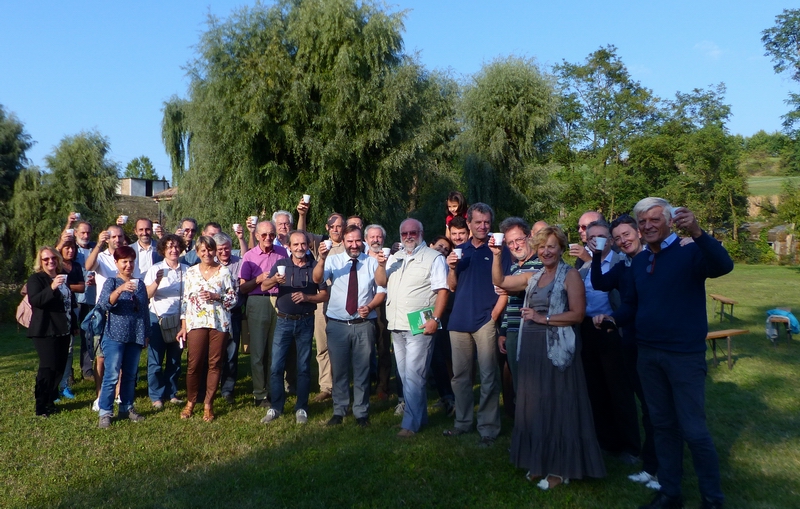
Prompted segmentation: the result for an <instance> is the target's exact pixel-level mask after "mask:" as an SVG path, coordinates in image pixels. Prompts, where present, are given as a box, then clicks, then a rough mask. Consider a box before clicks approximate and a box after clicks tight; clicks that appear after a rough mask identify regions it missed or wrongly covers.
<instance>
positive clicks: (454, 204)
mask: <svg viewBox="0 0 800 509" xmlns="http://www.w3.org/2000/svg"><path fill="white" fill-rule="evenodd" d="M456 216H461V217H463V218H464V219H466V218H467V199H466V198H464V195H463V194H461V193H460V192H458V191H451V192H450V194H448V195H447V218H446V219H445V234H446V235H447V238H448V239H449V238H450V229H449V228H448V226H450V221H452V220H453V218H454V217H456Z"/></svg>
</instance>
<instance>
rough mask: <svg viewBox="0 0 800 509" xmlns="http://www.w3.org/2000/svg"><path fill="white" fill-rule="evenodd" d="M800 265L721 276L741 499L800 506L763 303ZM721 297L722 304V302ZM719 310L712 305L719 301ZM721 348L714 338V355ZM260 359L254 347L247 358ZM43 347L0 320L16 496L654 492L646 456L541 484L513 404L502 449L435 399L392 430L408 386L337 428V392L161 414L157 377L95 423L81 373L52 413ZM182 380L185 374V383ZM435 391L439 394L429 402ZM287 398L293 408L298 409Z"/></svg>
mask: <svg viewBox="0 0 800 509" xmlns="http://www.w3.org/2000/svg"><path fill="white" fill-rule="evenodd" d="M798 286H800V270H798V269H797V268H791V267H772V266H745V265H743V266H737V267H736V270H735V271H734V272H733V273H732V274H731V275H729V276H726V277H724V278H722V279H720V280H716V281H710V282H709V284H708V291H709V293H721V294H723V295H726V296H728V297H731V298H733V299H736V300H737V301H738V302H739V304H737V305H736V307H735V319H734V320H733V322H728V321H727V319H726V322H724V323H722V324H720V323H719V319H718V318H712V319H711V321H710V323H711V327H712V328H713V329H720V328H730V327H736V328H747V329H749V330H750V331H751V334H749V335H745V336H738V337H735V338H734V347H733V356H734V362H735V364H734V369H733V370H732V371H728V368H727V366H726V365H725V363H724V361H723V362H721V363H720V365H719V367H713V366H712V365H711V364H710V365H709V377H708V381H707V413H708V420H709V424H710V427H711V431H712V434H713V436H714V440H715V443H716V446H717V449H718V451H719V454H720V462H721V470H722V483H723V490H724V492H725V494H726V496H727V507H729V508H795V507H797V506H798V502H797V501H798V499H799V498H798V496H799V495H800V476H799V475H798V472H800V376H798V375H799V374H800V369H799V368H798V361H800V344H798V342H797V341H793V343H792V344H791V345H787V344H786V341H785V338H784V336H783V333H782V334H781V344H780V345H779V346H778V348H773V347H772V346H771V344H770V342H769V341H768V340H767V339H766V337H765V335H764V320H765V314H764V312H765V311H766V310H767V309H770V308H772V307H776V306H792V307H793V308H795V309H798V310H800V302H798V300H800V298H798V297H797V295H798V294H797V291H796V289H797V288H798ZM710 302H711V301H709V307H710V305H711V304H710ZM710 313H711V309H709V314H710ZM710 357H711V354H710V352H709V354H708V358H709V359H710ZM240 363H241V366H242V367H243V368H244V370H245V372H246V371H247V366H248V358H247V356H244V357H243V358H242V359H240ZM36 366H37V359H36V355H35V353H34V352H33V349H32V347H31V345H30V343H29V342H28V340H27V339H26V338H24V337H23V335H22V334H20V333H18V332H17V331H16V327H15V326H13V325H2V326H0V444H1V445H0V480H2V482H1V483H0V501H2V502H0V506H2V507H8V508H19V507H70V508H71V507H80V508H85V507H136V508H140V507H141V508H146V507H147V508H149V507H169V508H172V507H174V508H184V507H187V508H188V507H226V508H233V507H258V508H263V507H309V508H311V507H313V508H320V507H325V508H327V507H376V508H377V507H380V508H394V507H434V506H438V507H459V508H460V507H476V508H478V507H480V508H483V507H547V508H631V507H636V506H637V505H638V504H641V503H644V502H646V501H648V500H649V499H650V497H651V496H652V492H650V491H649V490H647V489H646V488H644V487H642V486H640V485H636V484H634V483H632V482H630V481H628V480H627V479H626V475H627V474H629V473H631V472H632V471H633V470H634V469H631V468H630V467H627V466H624V465H622V464H621V463H619V462H618V461H616V460H615V459H613V458H607V459H606V466H607V468H608V477H606V478H605V479H602V480H583V481H573V482H572V483H570V484H569V485H568V486H561V487H559V488H557V489H555V490H553V491H552V492H542V491H540V490H538V489H537V488H536V487H535V486H533V485H532V484H531V483H528V482H526V481H525V480H524V477H523V474H524V472H523V471H521V470H519V469H516V468H514V467H513V466H512V465H511V464H510V463H509V461H508V453H507V449H508V447H509V442H510V432H511V428H512V426H513V423H512V422H511V421H510V420H507V419H504V421H503V431H502V434H501V435H500V437H499V439H498V441H497V443H496V444H495V446H494V447H493V448H490V449H481V448H479V447H477V440H478V436H477V435H476V434H474V433H473V434H469V435H466V436H463V437H458V438H445V437H443V436H442V435H441V431H442V430H444V429H446V428H448V427H450V426H451V425H452V419H449V418H447V417H446V416H443V415H441V414H439V413H432V415H431V422H430V425H429V426H428V427H427V428H426V429H424V430H423V431H422V432H421V433H420V434H418V435H417V436H416V437H414V438H413V439H411V440H406V441H402V440H400V439H397V438H396V437H395V436H394V435H395V434H396V433H397V429H396V428H393V426H394V425H396V424H398V423H399V418H397V417H395V416H394V415H393V413H392V409H393V406H394V404H395V401H389V402H379V401H377V400H376V399H373V401H372V409H371V416H372V425H371V426H370V427H369V428H367V429H364V430H362V429H359V428H357V427H356V426H355V425H354V423H353V420H352V418H348V419H346V420H345V424H344V425H343V426H340V427H338V428H336V429H328V428H325V427H324V426H323V423H324V422H325V421H326V420H327V419H328V418H330V416H331V414H332V411H331V407H330V402H328V403H327V404H312V405H311V408H310V412H309V416H310V420H309V423H308V425H307V426H305V427H298V426H296V425H295V424H294V419H293V418H291V414H289V415H288V416H287V417H282V418H281V419H280V420H278V421H276V422H275V423H273V424H271V425H270V426H264V425H262V424H260V423H259V419H260V418H261V417H262V416H263V411H262V410H259V409H256V408H254V407H252V405H251V403H250V396H249V394H248V390H249V378H244V379H243V380H241V381H240V383H239V384H238V386H237V392H238V397H237V403H236V405H234V406H233V407H231V406H229V405H227V404H226V403H225V402H224V401H221V400H220V401H219V402H218V403H217V409H216V410H217V416H218V417H217V420H216V421H215V422H213V423H210V424H209V423H204V422H202V419H200V418H199V415H196V416H195V417H194V418H193V419H191V420H189V421H182V420H180V419H179V417H178V414H179V411H180V409H179V408H178V407H175V406H171V405H167V407H166V408H165V410H164V411H162V412H160V413H157V414H156V413H152V412H151V411H150V407H149V402H148V399H147V394H146V385H145V383H144V382H142V383H140V384H139V385H138V387H137V400H136V402H137V405H138V407H139V409H140V410H141V411H143V412H142V413H143V414H144V415H145V416H146V417H147V420H146V421H145V422H143V423H140V424H134V423H129V422H115V423H114V424H113V425H112V427H111V429H109V430H99V429H98V428H97V414H95V413H94V412H92V411H91V410H90V405H91V401H92V399H93V398H94V393H93V388H92V386H91V385H90V384H89V383H88V382H85V381H82V382H79V383H77V384H76V392H77V395H78V398H77V399H76V400H75V401H74V402H68V403H66V404H64V405H63V408H64V409H65V410H66V411H64V412H62V413H60V414H58V415H55V416H53V417H51V418H49V419H46V420H44V419H39V418H36V417H35V416H34V415H33V413H34V412H33V383H34V375H35V370H36ZM182 386H183V384H182ZM433 400H434V395H433V394H431V402H433ZM291 404H293V400H291V399H290V401H289V403H288V404H287V409H290V408H291ZM685 467H686V468H685V470H686V475H685V480H684V493H685V495H686V497H687V507H689V508H695V507H699V501H698V494H697V482H696V478H695V477H694V473H693V469H692V466H691V461H690V459H689V457H688V452H687V459H686V465H685Z"/></svg>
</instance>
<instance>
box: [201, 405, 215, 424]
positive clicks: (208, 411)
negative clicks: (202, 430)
mask: <svg viewBox="0 0 800 509" xmlns="http://www.w3.org/2000/svg"><path fill="white" fill-rule="evenodd" d="M203 420H204V421H206V422H211V421H213V420H214V407H212V406H211V405H206V406H205V408H203Z"/></svg>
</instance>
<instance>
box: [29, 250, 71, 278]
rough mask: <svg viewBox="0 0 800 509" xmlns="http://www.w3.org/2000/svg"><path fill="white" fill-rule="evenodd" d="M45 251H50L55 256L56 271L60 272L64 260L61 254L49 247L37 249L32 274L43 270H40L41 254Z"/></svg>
mask: <svg viewBox="0 0 800 509" xmlns="http://www.w3.org/2000/svg"><path fill="white" fill-rule="evenodd" d="M45 251H50V252H51V253H53V254H54V255H55V257H56V258H57V259H58V263H57V267H58V271H60V270H61V267H63V266H64V258H62V256H61V253H59V252H58V251H56V249H55V248H53V247H50V246H42V247H40V248H39V251H38V252H37V253H36V260H34V262H33V271H34V272H43V271H44V269H42V253H43V252H45Z"/></svg>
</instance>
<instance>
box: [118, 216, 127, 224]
mask: <svg viewBox="0 0 800 509" xmlns="http://www.w3.org/2000/svg"><path fill="white" fill-rule="evenodd" d="M119 217H120V219H122V224H127V223H128V216H119Z"/></svg>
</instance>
